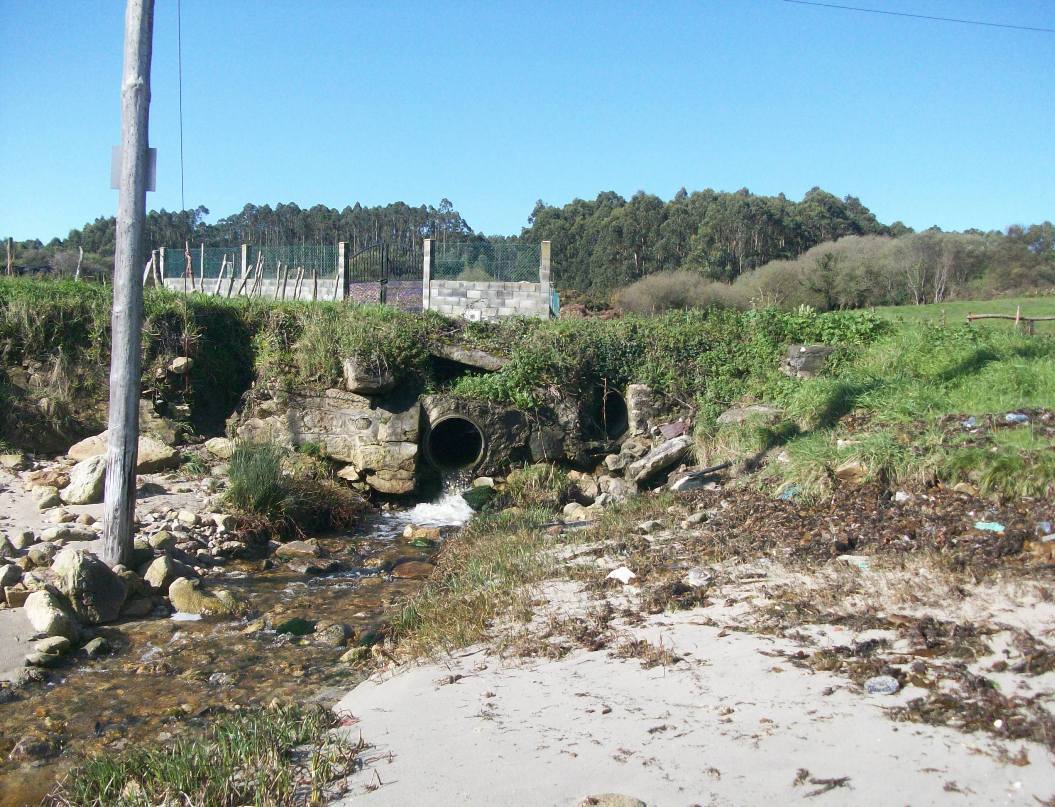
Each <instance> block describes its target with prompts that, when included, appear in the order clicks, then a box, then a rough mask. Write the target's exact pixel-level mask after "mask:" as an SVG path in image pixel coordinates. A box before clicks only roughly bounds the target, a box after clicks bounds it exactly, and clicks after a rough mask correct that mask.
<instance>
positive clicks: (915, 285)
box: [14, 188, 1055, 308]
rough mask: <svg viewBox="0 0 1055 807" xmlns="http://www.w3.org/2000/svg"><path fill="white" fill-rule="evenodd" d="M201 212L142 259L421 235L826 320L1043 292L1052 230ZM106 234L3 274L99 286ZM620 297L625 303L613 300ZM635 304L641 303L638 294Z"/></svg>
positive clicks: (586, 203) (835, 218)
mask: <svg viewBox="0 0 1055 807" xmlns="http://www.w3.org/2000/svg"><path fill="white" fill-rule="evenodd" d="M209 216H210V212H209V210H208V209H207V208H205V207H198V208H196V209H194V210H182V211H166V210H159V211H151V212H150V213H149V214H148V215H147V219H146V226H145V231H144V236H143V241H144V248H145V249H147V250H149V249H152V248H154V247H159V246H168V247H179V246H182V245H183V244H184V242H188V243H190V244H192V245H198V244H204V245H206V246H216V247H228V246H232V247H233V246H237V245H238V244H242V243H248V244H254V245H259V246H278V245H290V244H314V245H325V244H334V243H337V242H339V241H344V242H346V243H348V244H349V245H350V249H351V250H352V251H353V252H354V251H355V250H358V249H361V248H363V247H365V246H368V245H370V244H374V243H377V242H379V241H384V242H385V243H387V244H389V246H390V248H394V249H395V250H399V251H402V252H403V253H404V254H406V255H408V256H413V255H420V248H421V241H422V239H424V238H437V239H440V240H441V241H444V242H446V241H456V242H464V241H474V242H479V243H478V246H479V247H481V249H484V250H486V249H487V248H488V247H497V246H498V245H499V244H506V243H510V242H513V243H515V242H523V243H531V244H537V243H539V242H540V241H543V240H548V241H550V242H551V243H552V250H553V275H552V278H553V282H554V284H555V285H556V287H557V288H558V289H560V290H562V291H564V292H569V291H570V292H572V293H573V296H580V297H582V298H584V299H586V300H593V301H595V302H598V303H607V302H609V301H611V299H612V297H613V294H614V293H615V292H616V291H618V290H620V289H626V288H627V287H632V288H636V289H637V290H638V291H640V289H641V288H646V289H648V288H651V289H654V290H658V289H659V288H660V287H661V286H663V288H664V290H663V292H662V296H664V297H665V298H670V299H671V300H673V301H674V304H676V305H682V304H687V303H686V301H687V300H689V299H690V298H693V296H694V295H695V297H696V298H699V297H700V295H703V296H704V297H707V298H710V297H713V296H714V295H716V294H717V295H724V296H725V297H729V296H730V295H732V296H735V297H737V298H738V299H744V298H746V297H759V298H771V299H773V300H774V301H778V302H782V303H788V304H790V303H791V302H793V301H800V302H801V301H808V302H809V303H810V304H814V305H818V306H820V307H824V308H835V307H846V306H855V305H882V304H886V303H903V302H925V301H934V300H935V299H938V300H939V301H940V299H942V298H945V297H948V296H952V295H960V296H962V295H963V294H964V293H966V292H967V291H968V290H973V292H975V293H983V294H984V293H999V292H1004V291H1012V290H1021V289H1028V288H1045V287H1047V288H1050V287H1051V286H1052V285H1055V277H1053V272H1055V269H1053V268H1052V267H1053V265H1055V264H1053V262H1055V243H1053V241H1055V238H1053V235H1052V225H1051V224H1050V223H1048V222H1045V223H1043V224H1038V225H1032V226H1029V227H1010V228H1008V229H1007V230H1006V231H1002V232H1001V231H992V232H983V231H980V230H968V231H965V232H963V233H943V232H941V231H940V230H937V229H935V228H932V229H931V230H927V231H924V232H922V233H915V232H914V231H913V230H912V229H911V228H909V227H907V226H905V225H904V224H902V223H901V222H894V223H893V224H889V225H888V224H883V223H882V222H880V221H879V220H878V219H877V218H876V217H875V215H874V214H873V213H872V212H871V211H870V210H869V209H868V208H867V207H865V206H864V205H863V204H862V203H861V201H860V200H859V199H857V198H856V197H854V196H846V197H844V198H839V197H837V196H835V195H833V194H831V193H828V192H827V191H824V190H822V189H820V188H813V189H811V190H810V191H809V192H807V193H806V194H805V195H804V196H803V198H802V199H801V200H800V201H794V200H791V199H788V198H787V197H785V196H784V195H783V194H779V195H777V196H763V195H758V194H753V193H751V192H750V191H748V190H747V189H746V188H744V189H741V190H739V191H735V192H732V193H729V192H721V191H715V190H710V189H708V190H703V191H694V192H692V193H689V192H687V191H686V190H685V189H682V190H679V191H678V192H677V193H676V194H675V195H674V197H673V198H672V199H670V200H669V201H664V200H662V199H661V198H660V197H658V196H655V195H653V194H647V193H644V192H639V193H636V194H634V195H633V196H632V197H631V198H630V199H629V200H628V199H626V198H624V197H622V196H620V195H619V194H617V193H614V192H611V191H606V192H604V193H601V194H599V195H598V196H597V198H596V199H594V200H592V201H590V200H584V199H575V200H573V201H571V202H569V203H567V204H565V205H563V206H561V207H556V206H553V205H548V204H546V203H544V202H542V201H539V202H538V203H536V205H535V208H534V210H533V211H532V213H531V216H530V217H529V219H528V226H527V227H525V228H523V229H522V231H521V233H520V234H519V235H513V236H485V235H483V234H482V233H478V232H475V231H474V230H473V228H472V227H471V226H470V225H469V223H468V222H467V221H466V220H465V218H464V217H463V216H462V215H461V214H460V213H459V212H458V211H457V210H456V209H455V207H454V205H453V204H452V203H451V201H450V200H449V199H443V200H441V201H440V202H439V204H438V205H431V204H429V205H424V204H423V205H418V206H411V205H408V204H405V203H403V202H396V203H393V204H389V205H384V206H375V207H365V206H363V205H360V204H356V205H354V206H346V207H344V208H343V209H341V210H338V209H336V208H331V207H327V206H325V205H314V206H312V207H310V208H302V207H300V206H298V205H296V204H278V205H276V206H274V207H271V206H270V205H254V204H247V205H245V206H244V207H243V208H242V209H241V210H240V211H238V212H237V213H234V214H232V215H229V216H226V217H223V218H220V219H218V220H216V221H215V222H213V223H209V221H208V218H209ZM115 235H116V222H115V219H114V217H112V216H111V217H100V218H97V219H96V220H95V221H93V222H90V223H88V224H85V225H84V226H83V227H81V228H79V229H74V230H71V231H70V233H69V235H68V236H67V237H66V238H64V239H58V238H56V239H52V241H50V242H49V243H47V244H43V243H41V242H40V241H23V242H20V243H18V244H16V246H15V250H14V253H15V255H14V270H15V271H16V272H17V273H31V274H49V275H59V276H63V275H72V274H73V273H74V271H75V270H76V266H78V265H79V264H80V263H82V262H83V267H82V276H92V275H94V276H100V277H103V278H105V277H108V276H109V274H110V272H111V271H112V266H113V252H114V239H115ZM82 251H83V252H82ZM673 272H678V273H681V274H680V275H679V279H678V280H677V282H672V281H671V280H670V278H669V275H670V274H671V273H673ZM646 281H647V282H646ZM711 283H719V284H723V286H713V287H712V286H710V285H708V284H711ZM639 284H645V285H644V286H641V285H639ZM678 288H681V289H682V292H678ZM705 288H706V289H707V290H706V291H703V290H704V289H705ZM723 289H725V290H724V291H723ZM730 290H732V291H730ZM657 293H658V291H657ZM679 294H680V297H679ZM639 296H640V295H639ZM631 297H633V295H632V294H631V295H630V296H629V297H628V296H627V295H625V294H624V295H623V296H622V299H624V300H629V299H631ZM679 300H680V302H679ZM642 305H644V306H645V307H648V306H649V305H650V303H649V301H648V299H647V295H645V298H643V303H642ZM664 305H666V303H664Z"/></svg>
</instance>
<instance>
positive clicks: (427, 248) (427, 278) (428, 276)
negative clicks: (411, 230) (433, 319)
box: [421, 238, 435, 311]
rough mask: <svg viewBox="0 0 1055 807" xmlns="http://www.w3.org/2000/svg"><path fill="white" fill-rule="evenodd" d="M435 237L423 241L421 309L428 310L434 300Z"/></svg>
mask: <svg viewBox="0 0 1055 807" xmlns="http://www.w3.org/2000/svg"><path fill="white" fill-rule="evenodd" d="M434 244H435V239H433V238H426V239H425V240H424V241H423V242H422V247H421V250H422V256H421V266H422V269H421V310H422V311H428V310H429V306H430V304H431V302H432V253H433V245H434Z"/></svg>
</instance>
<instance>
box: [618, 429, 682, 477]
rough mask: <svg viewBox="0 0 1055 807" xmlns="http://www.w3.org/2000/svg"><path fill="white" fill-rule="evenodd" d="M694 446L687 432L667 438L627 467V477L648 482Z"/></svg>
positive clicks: (676, 461) (679, 459)
mask: <svg viewBox="0 0 1055 807" xmlns="http://www.w3.org/2000/svg"><path fill="white" fill-rule="evenodd" d="M690 448H692V438H691V437H689V436H688V435H687V434H683V435H682V436H681V437H675V438H674V439H673V440H667V441H666V442H665V443H661V444H660V445H658V446H656V447H655V448H653V449H652V450H651V451H649V452H648V453H647V454H646V455H645V456H644V457H642V458H641V459H639V460H637V461H636V462H633V463H631V464H630V465H628V466H627V469H626V478H627V479H629V480H631V481H633V482H638V483H641V482H647V481H649V480H650V479H652V478H653V477H655V476H656V475H658V474H659V473H660V472H661V471H665V470H666V469H667V468H670V467H671V466H672V465H674V464H676V463H678V462H680V461H681V459H682V458H683V457H684V456H685V455H686V454H688V453H689V449H690Z"/></svg>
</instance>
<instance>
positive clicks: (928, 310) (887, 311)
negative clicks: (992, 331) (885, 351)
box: [875, 295, 1055, 333]
mask: <svg viewBox="0 0 1055 807" xmlns="http://www.w3.org/2000/svg"><path fill="white" fill-rule="evenodd" d="M1020 306H1021V308H1022V316H1024V317H1055V295H1049V296H1046V297H1005V298H1002V299H999V300H957V301H955V302H950V303H939V304H937V305H894V306H888V307H886V308H877V309H876V310H875V313H876V314H877V315H878V316H880V317H883V318H884V319H891V320H901V321H903V322H928V323H931V324H939V323H941V322H942V321H943V318H944V321H945V322H946V323H948V324H949V325H959V324H963V323H965V322H966V321H967V315H968V314H1009V315H1011V316H1014V315H1015V310H1016V309H1017V308H1019V307H1020ZM974 327H977V328H1014V327H1015V325H1014V323H1013V322H1011V321H1008V320H982V321H981V322H976V323H974ZM1037 333H1055V321H1052V322H1038V323H1037Z"/></svg>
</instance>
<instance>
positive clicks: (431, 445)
mask: <svg viewBox="0 0 1055 807" xmlns="http://www.w3.org/2000/svg"><path fill="white" fill-rule="evenodd" d="M483 455H484V435H483V432H482V431H480V427H479V426H477V425H476V424H475V423H473V422H472V421H471V420H469V419H468V418H463V417H458V416H457V415H448V416H447V417H444V418H441V419H440V420H438V421H436V422H435V423H433V424H432V427H431V428H430V429H429V432H428V434H427V435H426V436H425V457H426V458H427V459H428V461H429V462H431V463H432V464H433V465H435V466H436V467H437V468H439V469H440V470H443V471H454V470H457V469H459V468H470V467H472V466H473V465H476V463H478V462H479V461H480V460H481V458H482V457H483Z"/></svg>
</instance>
